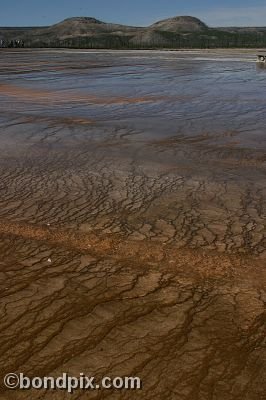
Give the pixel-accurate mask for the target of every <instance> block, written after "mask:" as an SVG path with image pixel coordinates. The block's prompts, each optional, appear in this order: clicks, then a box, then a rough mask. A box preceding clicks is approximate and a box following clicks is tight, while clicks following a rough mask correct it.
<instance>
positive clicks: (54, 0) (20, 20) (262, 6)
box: [0, 0, 266, 26]
mask: <svg viewBox="0 0 266 400" xmlns="http://www.w3.org/2000/svg"><path fill="white" fill-rule="evenodd" d="M175 15H192V16H195V17H198V18H200V19H202V20H203V21H204V22H206V23H207V24H208V25H210V26H230V25H231V26H232V25H235V26H266V1H265V0H263V1H261V0H253V1H252V0H223V1H219V0H181V1H180V0H128V1H127V0H93V1H90V0H0V26H33V25H35V26H36V25H51V24H53V23H56V22H59V21H61V20H63V19H65V18H68V17H73V16H91V17H96V18H98V19H100V20H103V21H108V22H118V23H124V24H128V25H140V26H141V25H149V24H151V23H153V22H155V21H157V20H160V19H163V18H167V17H172V16H175Z"/></svg>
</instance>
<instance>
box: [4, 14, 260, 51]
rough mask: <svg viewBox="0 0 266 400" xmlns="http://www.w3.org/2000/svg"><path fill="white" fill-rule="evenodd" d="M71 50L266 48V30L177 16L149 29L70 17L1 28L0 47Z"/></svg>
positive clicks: (155, 24)
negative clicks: (52, 22) (46, 23)
mask: <svg viewBox="0 0 266 400" xmlns="http://www.w3.org/2000/svg"><path fill="white" fill-rule="evenodd" d="M15 41H17V42H18V43H23V46H24V47H72V48H115V49H142V48H151V49H153V48H169V49H171V48H184V49H185V48H230V47H232V48H236V47H239V48H243V47H244V48H245V47H247V48H248V47H254V48H256V47H266V27H265V28H264V27H261V28H248V27H247V28H237V27H231V28H210V27H208V26H207V25H206V24H204V23H203V22H202V21H200V20H199V19H197V18H194V17H190V16H178V17H174V18H168V19H165V20H162V21H158V22H156V23H154V24H152V25H150V26H148V27H135V26H126V25H120V24H114V23H106V22H102V21H99V20H97V19H95V18H91V17H74V18H68V19H66V20H64V21H62V22H59V23H58V24H55V25H52V26H48V27H27V28H0V45H1V46H2V47H13V46H14V45H15V44H14V43H15Z"/></svg>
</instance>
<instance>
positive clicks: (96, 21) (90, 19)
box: [59, 17, 104, 24]
mask: <svg viewBox="0 0 266 400" xmlns="http://www.w3.org/2000/svg"><path fill="white" fill-rule="evenodd" d="M71 22H72V23H75V22H85V23H90V24H103V23H104V22H102V21H100V20H99V19H96V18H93V17H71V18H66V19H64V20H63V21H61V22H59V24H64V23H71Z"/></svg>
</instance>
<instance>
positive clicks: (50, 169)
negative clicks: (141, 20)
mask: <svg viewBox="0 0 266 400" xmlns="http://www.w3.org/2000/svg"><path fill="white" fill-rule="evenodd" d="M265 93H266V69H265V70H264V69H263V68H258V67H256V65H255V63H254V54H252V53H248V52H238V53H237V52H230V53H226V52H221V51H220V52H215V51H213V52H205V53H203V52H180V53H176V52H143V51H142V52H110V51H106V52H92V51H90V52H86V51H68V50H65V51H62V50H60V51H57V50H53V51H49V50H43V51H29V50H24V51H17V50H14V51H7V50H4V51H1V52H0V109H1V113H0V149H1V158H0V176H1V178H0V250H1V259H0V287H1V290H0V297H1V303H0V304H1V320H0V321H1V322H0V329H1V336H0V375H1V378H0V379H1V381H2V376H4V375H5V374H6V373H9V372H23V373H25V374H27V375H29V376H59V375H60V374H62V372H68V373H70V374H71V375H73V376H79V373H80V372H84V373H86V374H87V375H95V376H98V377H102V376H105V375H107V376H110V375H111V376H139V377H140V378H141V379H142V382H143V388H142V390H141V391H140V392H136V391H113V390H111V391H110V390H107V391H102V390H101V391H95V392H90V393H85V392H82V391H80V392H79V391H77V392H75V393H74V394H73V395H72V396H71V398H73V399H87V398H92V399H94V398H95V399H105V398H106V399H137V398H141V399H147V400H149V399H163V400H164V399H177V400H240V399H241V400H253V399H254V400H260V399H263V398H264V396H265V390H266V388H265V378H266V377H265V362H266V353H265V347H264V346H265V319H264V305H265V300H266V294H265V262H266V237H265V233H266V226H265V222H266V152H265V150H266V114H265V108H266V95H265ZM67 398H70V397H69V396H68V395H67V394H66V393H64V392H62V391H57V392H54V391H52V392H51V391H50V392H42V391H34V390H32V391H30V392H28V391H23V392H22V391H21V392H18V391H8V390H6V389H5V388H4V387H3V385H2V382H1V384H0V399H12V400H13V399H67Z"/></svg>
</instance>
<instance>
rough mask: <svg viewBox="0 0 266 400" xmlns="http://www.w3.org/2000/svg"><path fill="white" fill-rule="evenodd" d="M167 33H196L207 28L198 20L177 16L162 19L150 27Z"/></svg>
mask: <svg viewBox="0 0 266 400" xmlns="http://www.w3.org/2000/svg"><path fill="white" fill-rule="evenodd" d="M150 27H151V28H154V29H159V30H162V31H168V32H177V31H179V32H198V31H203V30H205V29H207V28H208V26H207V25H206V24H204V22H202V21H201V20H200V19H198V18H195V17H190V16H177V17H173V18H167V19H163V20H161V21H158V22H155V23H154V24H152V25H151V26H150Z"/></svg>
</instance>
